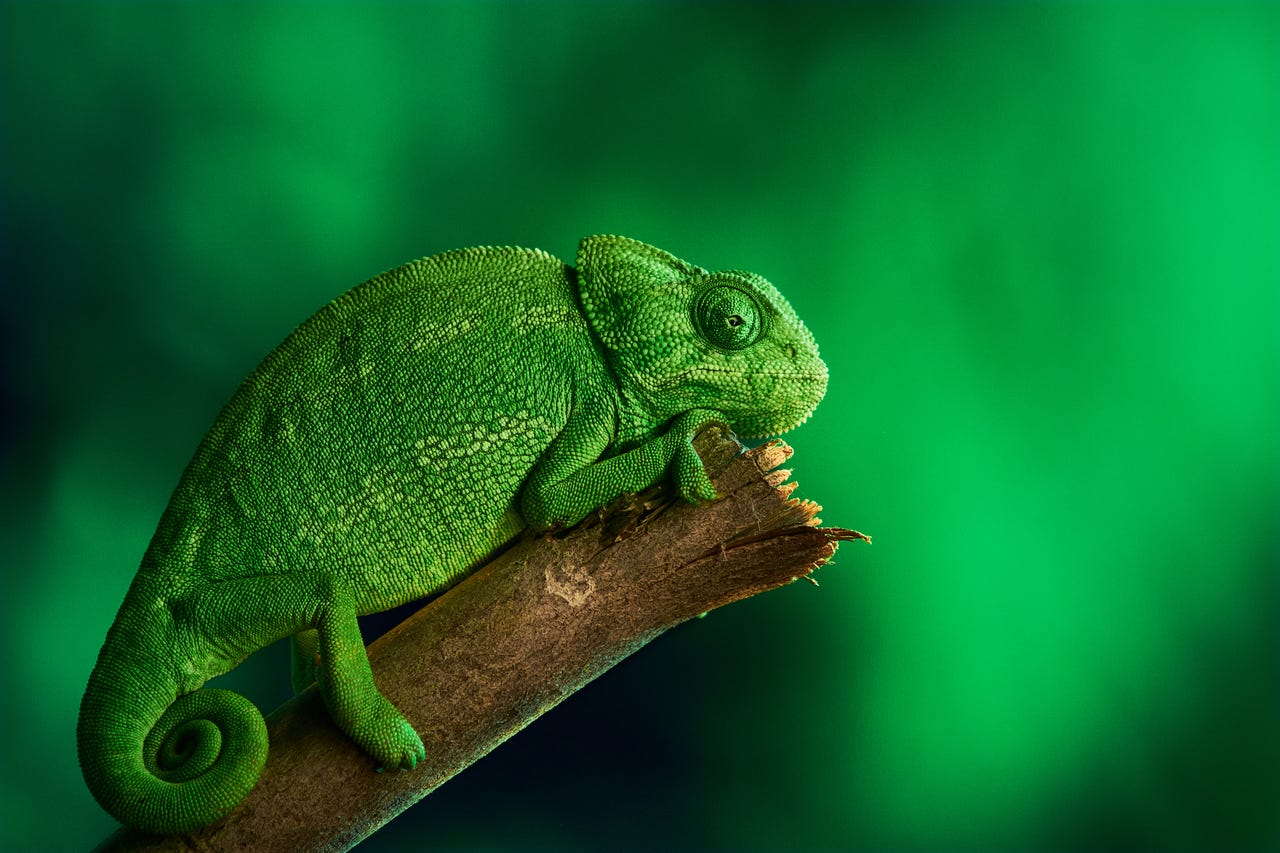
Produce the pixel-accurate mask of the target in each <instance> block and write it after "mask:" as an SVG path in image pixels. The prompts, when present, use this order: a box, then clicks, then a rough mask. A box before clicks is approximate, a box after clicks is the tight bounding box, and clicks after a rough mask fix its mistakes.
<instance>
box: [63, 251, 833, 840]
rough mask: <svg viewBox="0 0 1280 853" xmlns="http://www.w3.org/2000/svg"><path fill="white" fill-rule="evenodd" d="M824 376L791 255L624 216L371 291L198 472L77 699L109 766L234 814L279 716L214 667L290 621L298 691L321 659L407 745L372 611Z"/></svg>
mask: <svg viewBox="0 0 1280 853" xmlns="http://www.w3.org/2000/svg"><path fill="white" fill-rule="evenodd" d="M826 383H827V371H826V367H825V365H824V364H823V363H822V361H821V359H820V358H819V356H818V351H817V347H816V345H815V344H814V341H813V338H812V336H811V335H810V334H809V332H808V330H806V329H805V328H804V325H803V324H802V323H801V322H800V320H799V319H798V318H797V317H796V315H795V313H794V312H793V311H792V310H791V307H790V306H789V305H788V304H787V302H786V300H785V299H783V298H782V296H781V295H780V294H779V293H778V292H777V290H775V289H774V288H773V286H772V285H770V284H769V283H768V282H767V281H765V280H764V279H762V278H760V277H759V276H756V275H753V274H750V273H743V272H723V273H710V272H708V271H706V270H703V269H701V268H699V267H695V266H692V265H690V264H688V263H686V262H684V261H681V260H679V259H677V258H675V257H673V256H672V255H670V254H668V253H666V252H663V251H662V250H660V249H657V248H655V247H652V246H648V245H646V244H644V243H640V242H638V241H635V240H630V239H627V238H624V237H613V236H600V237H588V238H586V239H585V240H583V241H582V243H581V245H580V247H579V250H578V258H577V266H576V268H575V267H572V266H568V265H566V264H564V263H563V262H561V261H559V260H556V259H555V258H553V257H551V256H550V255H548V254H546V253H544V252H541V251H537V250H528V249H517V248H476V249H464V250H460V251H454V252H448V253H445V254H442V255H437V256H435V257H432V258H426V259H423V260H419V261H415V262H413V263H410V264H406V265H405V266H402V267H399V268H397V269H394V270H391V271H389V272H386V273H384V274H382V275H380V276H377V277H376V278H373V279H371V280H369V281H367V282H365V283H364V284H362V285H360V286H359V287H356V288H354V289H352V290H350V291H348V292H347V293H345V294H343V295H342V296H340V297H338V298H337V299H336V300H334V301H333V302H332V303H330V304H329V305H327V306H326V307H324V308H322V309H321V310H320V311H318V312H317V313H316V314H315V315H313V316H312V317H311V318H310V319H309V320H307V321H306V322H305V323H303V324H302V325H301V326H299V327H298V329H297V330H295V331H294V332H293V334H291V335H290V336H289V337H288V338H287V339H285V341H284V342H283V343H281V344H280V346H279V347H277V348H276V350H275V351H274V352H272V353H271V354H270V355H269V356H267V358H266V359H265V360H264V361H263V362H262V364H261V365H260V366H259V367H258V369H257V370H256V371H254V373H253V374H251V375H250V376H249V377H248V378H247V379H246V380H245V381H244V382H243V383H242V384H241V386H240V388H239V389H238V390H237V391H236V393H235V394H234V395H233V396H232V398H231V400H230V401H229V402H228V403H227V404H226V406H225V407H224V409H223V410H222V412H221V413H220V414H219V416H218V418H217V419H216V420H215V421H214V423H213V426H212V427H211V428H210V430H209V432H208V434H207V435H206V436H205V438H204V440H203V441H202V442H201V443H200V446H199V447H198V448H197V450H196V453H195V456H194V457H193V458H192V460H191V462H190V464H189V465H188V466H187V469H186V471H185V472H184V473H183V475H182V478H181V480H180V481H179V483H178V486H177V488H176V489H175V490H174V493H173V496H172V498H171V499H170V502H169V505H168V507H167V509H166V510H165V512H164V514H163V516H162V517H161V519H160V523H159V526H158V528H157V530H156V533H155V536H154V538H153V539H152V541H151V544H150V547H149V548H148V549H147V551H146V553H145V554H144V556H143V559H142V566H141V568H140V569H139V571H138V574H137V576H136V577H135V579H134V582H133V584H132V585H131V586H130V588H129V591H128V593H127V594H126V596H125V600H124V603H123V604H122V605H121V607H120V611H119V613H118V614H117V616H116V620H115V622H114V623H113V625H112V627H111V628H110V630H109V632H108V634H107V639H106V642H105V644H104V645H103V648H102V651H101V653H100V654H99V657H98V662H97V665H96V666H95V668H94V670H93V672H92V674H91V675H90V678H89V685H88V688H87V690H86V692H85V696H84V699H83V702H82V704H81V709H80V720H79V726H78V731H77V735H78V738H77V739H78V748H79V756H80V764H81V767H82V769H83V771H84V776H85V780H86V782H87V784H88V786H89V788H90V790H91V791H92V792H93V794H94V796H95V797H96V798H97V800H98V802H99V803H100V804H101V805H102V806H103V808H104V809H106V810H107V811H108V812H110V813H111V814H112V815H114V816H115V817H116V818H117V819H119V820H120V821H121V822H123V823H125V824H128V825H130V826H134V827H136V828H138V829H141V830H144V831H147V832H152V833H157V834H166V833H174V832H185V831H190V830H192V829H195V828H198V827H200V826H202V825H205V824H208V823H211V822H213V821H215V820H218V819H219V818H221V817H223V816H224V815H226V814H227V813H228V812H229V811H230V810H231V809H233V808H234V807H235V805H236V804H237V803H238V802H239V801H240V800H241V799H243V797H244V796H245V795H246V794H247V793H248V792H249V790H251V789H252V788H253V786H254V784H255V783H256V781H257V778H258V775H259V773H260V772H261V768H262V765H263V764H264V763H265V761H266V755H267V734H266V726H265V723H264V722H263V719H262V716H261V714H260V713H259V712H258V710H257V709H256V708H255V707H254V706H253V705H252V703H250V702H249V701H248V700H246V699H244V698H243V697H241V696H238V695H236V694H234V693H231V692H229V691H225V690H215V689H208V688H202V685H203V684H204V683H205V682H206V681H207V680H208V679H210V678H212V677H214V676H216V675H220V674H222V673H224V672H226V671H228V670H230V669H232V668H233V667H235V666H236V665H237V664H239V663H240V662H241V661H243V660H244V659H245V658H246V657H247V656H248V655H250V654H252V653H253V652H254V651H257V650H258V649H260V648H263V647H264V646H266V645H268V644H270V643H272V642H274V641H276V640H278V639H280V638H283V637H292V638H293V647H294V671H293V684H294V688H295V690H301V689H303V688H305V687H306V686H307V685H309V684H310V683H311V682H313V681H314V682H316V683H317V685H318V687H319V690H320V692H321V695H322V696H323V698H324V701H325V704H326V707H327V708H328V710H329V712H330V714H331V715H332V717H333V719H334V721H335V723H337V725H338V726H339V727H341V728H342V729H343V730H344V731H345V732H346V733H347V734H348V735H349V736H350V737H351V738H352V739H353V740H354V741H355V742H356V743H357V744H358V745H359V746H360V747H361V748H362V749H364V750H365V751H366V752H367V753H368V754H369V755H370V756H372V758H373V759H374V761H375V762H376V765H377V766H378V767H381V768H402V769H411V768H412V767H413V766H414V765H415V764H416V763H417V762H418V761H420V760H422V759H423V757H424V756H425V747H424V745H423V743H422V740H421V739H420V738H419V736H418V734H417V733H416V732H415V731H414V729H413V727H412V726H411V725H410V724H409V723H408V722H407V721H406V720H405V719H404V717H403V716H402V715H401V714H400V712H399V711H397V710H396V709H395V707H394V706H392V705H391V703H390V702H388V701H387V700H386V699H385V698H384V697H383V696H382V695H381V694H380V693H379V692H378V691H377V688H376V687H375V686H374V683H373V676H372V672H371V671H370V668H369V661H368V657H367V655H366V653H365V650H364V645H363V643H362V641H361V638H360V631H359V627H358V624H357V621H356V617H357V615H360V614H365V613H372V612H377V611H381V610H385V609H388V608H391V607H395V606H397V605H399V604H402V603H404V602H406V601H410V600H413V599H416V598H420V597H422V596H425V595H428V594H431V593H434V592H437V591H440V590H442V589H444V588H446V587H448V586H450V585H451V584H453V583H455V582H457V581H458V580H459V579H460V578H461V577H463V576H465V575H466V574H467V573H468V572H470V571H471V570H473V569H474V568H475V567H476V566H477V565H479V564H481V563H483V562H484V561H485V559H486V558H487V557H488V556H489V555H490V554H492V553H493V551H494V550H495V549H497V548H499V547H500V546H502V545H503V544H504V543H506V542H507V541H509V540H510V539H511V538H512V537H513V536H515V535H517V534H518V533H519V532H520V531H521V530H523V529H524V528H525V527H532V528H533V529H536V530H545V529H551V528H555V527H561V526H568V525H572V524H574V523H576V522H578V521H580V520H581V519H582V518H583V517H584V516H586V515H587V514H588V513H590V512H591V511H592V510H594V509H596V508H598V507H599V506H601V505H603V504H604V503H607V502H608V501H609V500H612V499H613V498H615V497H617V496H618V495H620V494H622V493H624V492H632V491H638V490H640V489H643V488H646V487H648V486H650V485H652V484H654V483H656V482H659V481H661V480H663V479H664V478H667V477H670V478H671V479H672V481H673V482H674V485H675V487H676V488H677V489H678V490H679V492H680V494H681V495H682V496H684V497H685V498H687V499H689V500H691V501H706V500H711V499H714V497H715V491H714V489H713V488H712V486H711V483H710V480H709V479H708V478H707V475H706V473H705V472H704V471H703V469H702V465H701V462H700V461H699V460H698V457H697V454H696V453H694V451H693V448H692V443H691V442H692V438H693V436H694V434H695V433H696V432H697V431H698V430H699V429H701V428H702V427H703V426H705V425H706V424H708V423H713V422H719V423H727V424H728V425H730V426H731V427H732V428H733V429H735V430H737V431H738V432H740V433H742V434H746V435H752V436H755V435H765V434H773V433H778V432H782V431H785V430H787V429H790V428H791V427H793V426H795V425H796V424H798V423H801V422H803V421H804V420H805V419H806V418H807V417H808V416H809V414H810V413H811V412H812V411H813V409H814V408H815V407H816V406H817V404H818V402H819V401H820V400H821V399H822V396H823V393H824V392H825V390H826Z"/></svg>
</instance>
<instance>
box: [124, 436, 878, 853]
mask: <svg viewBox="0 0 1280 853" xmlns="http://www.w3.org/2000/svg"><path fill="white" fill-rule="evenodd" d="M695 447H697V449H698V452H699V454H700V455H701V456H702V458H703V460H704V462H705V464H706V466H707V470H708V471H710V472H711V473H712V476H713V479H714V482H715V484H716V488H717V490H718V491H719V493H720V494H721V495H722V496H723V497H722V498H721V499H720V500H718V501H716V502H715V503H713V504H710V505H707V506H701V507H695V506H691V505H689V504H686V503H684V502H683V501H679V500H675V499H672V498H670V497H668V496H666V495H665V494H664V493H663V492H661V491H659V490H657V489H652V490H649V491H648V492H645V493H643V494H641V495H634V496H629V497H627V498H623V499H621V500H620V501H618V502H615V504H613V505H611V506H609V507H606V508H605V510H603V511H601V512H600V513H599V514H597V515H596V516H595V517H593V518H591V519H588V520H587V521H585V522H583V523H582V524H580V525H578V526H577V527H574V528H573V529H571V530H569V531H567V532H566V533H564V534H563V535H556V536H550V535H544V536H538V537H534V536H527V537H525V538H523V539H521V540H519V541H518V542H517V543H516V544H515V545H514V546H513V547H512V548H510V549H509V550H507V551H505V552H504V553H503V554H501V555H500V556H499V557H498V558H497V559H495V560H493V561H492V562H490V563H488V564H487V565H485V566H483V567H482V568H480V569H479V570H477V571H476V572H475V573H474V574H472V575H471V576H469V577H468V578H466V579H465V580H464V581H463V582H462V583H460V584H458V585H457V586H455V587H453V588H452V589H450V590H449V591H448V592H446V593H445V594H444V595H442V596H440V597H439V598H437V599H436V600H435V601H433V602H431V603H430V604H429V605H427V606H426V607H424V608H423V609H421V610H419V611H418V612H417V613H415V614H414V615H412V616H410V617H409V618H408V619H406V620H405V621H404V622H402V623H401V624H400V625H398V626H396V627H395V628H393V629H392V630H391V631H390V632H388V633H387V634H386V635H385V636H383V637H381V638H380V639H378V640H377V641H376V642H374V643H373V644H372V645H371V646H370V647H369V658H370V660H371V661H372V663H373V671H374V674H375V676H376V680H377V683H378V686H379V688H380V689H381V690H382V692H383V693H385V694H386V696H387V698H389V699H390V700H391V701H392V702H393V703H394V704H395V705H396V707H398V708H399V709H400V710H401V711H402V712H403V713H404V715H405V716H406V717H407V718H408V720H409V721H410V722H411V723H412V724H413V726H414V727H415V728H416V729H417V730H418V732H419V734H421V735H422V739H423V741H424V742H425V743H426V745H427V758H426V761H425V762H424V763H422V764H419V765H418V767H417V768H416V769H414V770H412V771H404V772H388V773H376V772H374V764H373V760H372V759H370V758H369V757H368V756H367V755H365V754H364V753H362V752H361V751H360V750H359V749H358V748H357V747H356V746H355V744H353V743H352V742H351V741H350V740H348V739H347V737H346V736H345V735H343V734H342V733H341V732H340V731H338V729H337V728H335V727H334V725H333V723H332V722H331V721H330V719H329V716H328V714H327V713H326V711H325V709H324V705H323V703H322V702H321V700H320V697H319V695H318V694H317V693H316V690H315V687H314V686H313V687H311V688H310V689H308V690H307V691H305V692H303V693H302V694H300V695H299V696H296V697H294V698H293V699H292V700H290V701H288V702H286V703H285V704H284V705H281V706H280V707H279V708H277V709H276V711H275V712H274V713H272V714H271V715H270V716H269V717H268V719H267V724H268V731H269V734H270V738H271V751H270V755H269V757H268V759H267V765H266V767H265V769H264V770H263V773H262V778H261V779H260V780H259V782H258V785H257V787H256V788H254V790H253V791H252V792H251V793H250V794H249V796H248V797H247V798H246V799H245V800H244V802H242V803H241V804H240V805H239V806H238V807H237V808H236V810H235V811H234V812H232V813H231V814H230V815H228V816H227V817H226V818H225V819H223V820H221V821H219V822H218V823H215V824H212V825H211V826H208V827H205V828H204V829H202V830H200V831H198V832H195V833H191V834H190V835H185V836H169V837H164V838H158V837H155V836H146V835H142V834H140V833H136V832H133V831H131V830H127V829H122V830H120V831H118V832H116V833H115V834H114V835H113V836H111V837H110V838H108V839H107V840H106V841H105V842H104V843H103V844H102V846H100V847H99V849H100V850H109V851H124V850H129V851H144V850H145V851H160V850H166V851H170V850H171V851H179V850H181V851H187V850H254V851H267V853H269V852H270V851H286V850H287V851H301V850H317V851H318V850H324V851H333V850H347V849H349V848H351V847H353V846H354V845H356V844H357V843H359V842H360V840H361V839H363V838H365V837H366V836H368V835H369V834H370V833H372V832H374V831H375V830H377V829H378V828H379V827H380V826H382V825H383V824H384V823H386V822H387V821H389V820H391V819H392V818H394V817H395V816H396V815H398V814H400V812H402V811H404V810H405V809H406V808H408V807H409V806H411V805H413V804H414V803H416V802H417V801H418V800H420V799H422V798H423V797H425V796H426V795H427V794H429V793H431V791H433V790H435V789H436V788H437V787H439V786H440V785H442V784H443V783H444V782H445V781H447V780H448V779H450V778H451V777H452V776H454V775H455V774H456V773H458V772H460V771H462V770H463V769H465V768H466V767H467V766H468V765H470V764H471V763H472V762H473V761H475V760H476V759H478V758H480V757H481V756H483V755H485V754H486V753H488V752H489V751H490V750H492V749H493V748H494V747H496V746H497V745H498V744H500V743H502V742H503V741H504V740H506V739H507V738H509V737H510V736H511V735H513V734H515V733H516V732H518V731H519V730H520V729H522V728H524V727H525V726H526V725H528V724H529V723H530V722H532V721H533V720H534V719H536V718H537V717H538V716H539V715H540V714H542V713H544V712H545V711H547V710H549V709H550V708H552V707H553V706H554V705H556V704H557V703H559V702H560V701H562V700H563V699H565V698H566V697H568V696H569V695H570V694H571V693H573V692H574V691H575V690H577V689H578V688H579V687H582V686H583V685H584V684H586V683H587V682H589V681H590V680H591V679H593V678H595V677H596V676H597V675H600V674H601V673H602V672H604V671H605V670H607V669H608V668H609V667H611V666H613V665H614V664H615V663H617V662H618V661H620V660H621V659H622V658H624V657H626V656H627V655H629V654H631V653H632V652H634V651H636V650H637V649H639V648H640V647H641V646H643V645H644V644H645V643H647V642H648V641H649V640H651V639H653V638H654V637H656V636H657V635H658V634H660V633H662V632H663V631H665V630H666V629H668V628H671V627H672V626H674V625H676V624H678V623H680V622H683V621H684V620H686V619H689V618H691V617H694V616H697V615H698V614H700V613H704V612H706V611H708V610H712V609H714V608H716V607H720V606H722V605H725V604H728V603H730V602H732V601H737V600H738V599H741V598H745V597H747V596H749V595H755V594H757V593H760V592H764V591H766V590H769V589H774V588H776V587H779V586H782V585H783V584H786V583H789V582H791V581H793V580H795V579H796V578H798V577H806V576H808V574H809V573H810V572H812V571H813V570H814V569H815V568H817V567H818V566H820V565H822V564H823V563H824V562H826V561H827V560H829V559H830V558H831V556H832V554H834V553H835V550H836V545H837V544H838V542H840V541H841V540H848V539H866V537H865V536H863V535H862V534H860V533H857V532H855V531H852V530H842V529H839V528H819V527H817V526H816V525H817V523H818V519H817V518H816V517H815V514H816V513H817V511H818V510H819V507H818V506H817V505H816V504H813V503H809V502H807V501H799V500H796V499H793V498H790V494H791V492H792V490H793V489H794V488H795V484H784V481H785V480H786V479H787V477H789V476H790V472H789V471H784V470H775V469H776V468H777V466H778V465H780V464H781V463H782V462H783V461H785V460H786V459H787V458H788V457H789V456H790V455H791V449H790V448H789V447H787V446H786V445H785V444H783V443H782V442H780V441H773V442H769V443H768V444H765V445H763V446H761V447H758V448H756V449H754V450H751V451H749V452H747V453H745V454H742V446H741V445H740V444H738V442H737V441H736V439H734V438H733V437H732V436H731V435H723V434H721V431H720V430H719V429H718V428H716V427H710V428H708V429H707V430H704V431H703V433H701V434H700V435H699V436H698V439H697V440H696V441H695Z"/></svg>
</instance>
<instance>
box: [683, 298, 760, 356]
mask: <svg viewBox="0 0 1280 853" xmlns="http://www.w3.org/2000/svg"><path fill="white" fill-rule="evenodd" d="M693 321H694V324H695V325H696V326H697V327H698V331H699V332H701V333H702V336H703V337H704V338H706V339H707V341H708V342H709V343H710V344H711V345H712V346H714V347H718V348H719V349H726V350H738V349H745V348H746V347H749V346H751V345H752V344H754V343H755V342H756V341H758V340H760V336H761V334H762V333H763V332H764V317H763V315H762V314H761V312H760V306H759V305H758V304H757V303H756V300H755V297H753V296H752V295H751V294H750V293H748V292H746V291H745V290H742V289H741V288H738V287H734V286H732V285H723V284H722V285H717V286H715V287H709V288H707V289H706V290H704V291H702V292H701V293H699V294H698V296H697V298H696V299H694V302H693Z"/></svg>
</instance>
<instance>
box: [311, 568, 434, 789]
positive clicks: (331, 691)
mask: <svg viewBox="0 0 1280 853" xmlns="http://www.w3.org/2000/svg"><path fill="white" fill-rule="evenodd" d="M316 632H317V636H318V640H319V649H320V665H319V671H318V673H317V675H318V678H317V682H318V683H319V685H320V695H321V696H323V697H324V704H325V706H326V707H327V708H328V709H329V716H331V717H333V721H334V722H335V723H337V724H338V727H339V728H341V729H342V730H343V731H344V732H346V733H347V735H348V736H349V737H350V738H351V739H352V740H354V741H355V742H356V744H357V745H358V746H359V747H360V748H361V749H363V750H364V751H365V752H367V753H369V754H370V755H372V756H373V758H374V760H375V761H377V762H378V769H379V770H384V769H388V768H389V769H405V770H410V769H412V768H413V767H414V766H415V765H416V764H417V763H418V762H419V761H421V760H423V759H424V758H426V754H427V753H426V749H425V748H424V747H423V745H422V738H420V737H418V733H417V732H415V731H414V730H413V726H411V725H409V722H408V721H407V720H406V719H405V718H404V717H403V716H402V715H401V714H400V712H399V711H397V710H396V708H395V706H394V705H392V704H391V702H390V701H388V700H387V698H386V697H385V696H383V695H382V694H381V693H379V692H378V688H377V686H376V685H375V684H374V683H373V670H372V669H370V667H369V655H368V653H367V652H366V651H365V648H364V640H363V639H361V637H360V626H359V624H358V623H357V622H356V608H355V601H354V599H353V598H352V596H351V594H350V593H349V592H345V591H338V592H335V594H333V595H331V596H329V597H328V600H327V601H326V602H325V603H324V604H323V605H322V606H321V608H320V611H319V618H318V619H317V620H316Z"/></svg>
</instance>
